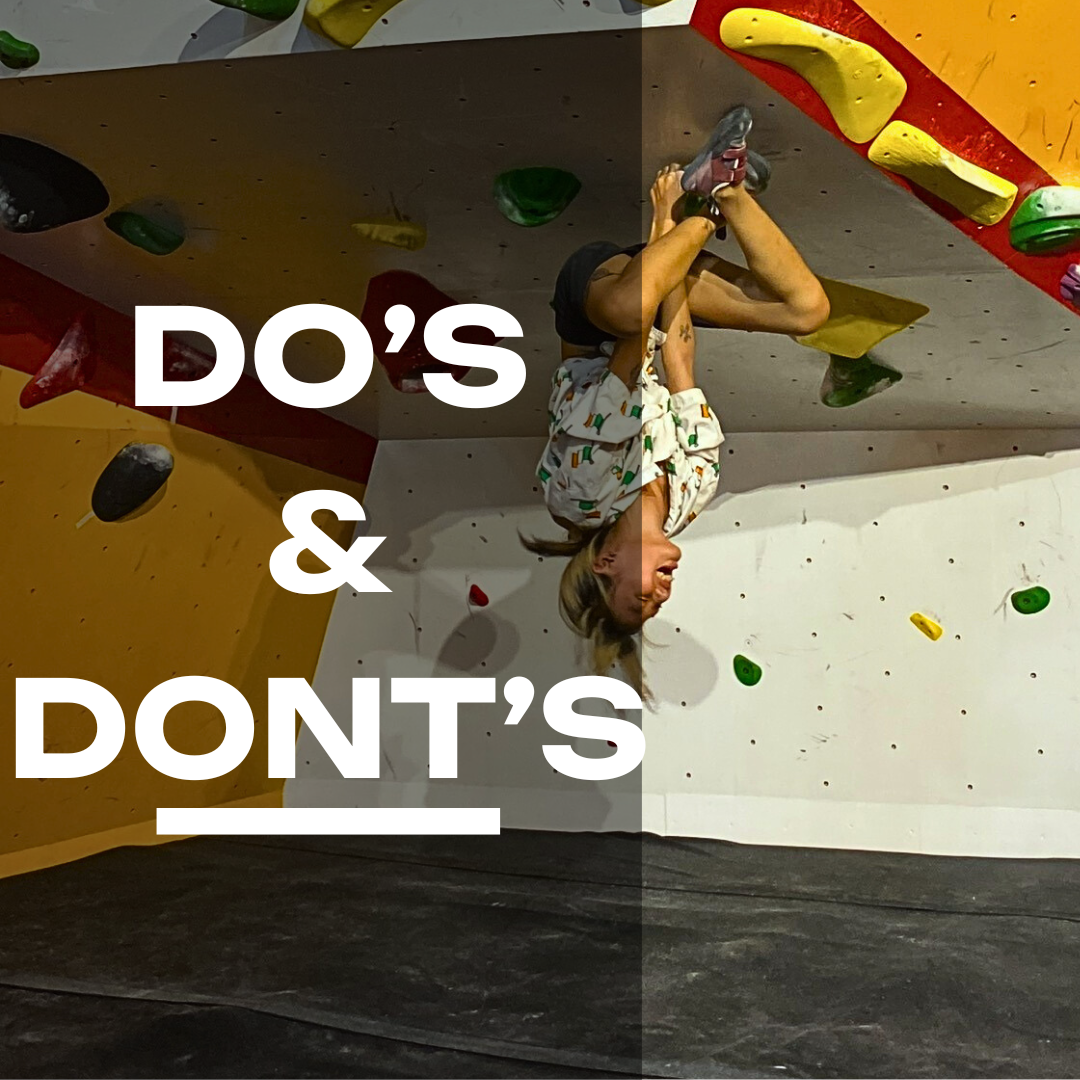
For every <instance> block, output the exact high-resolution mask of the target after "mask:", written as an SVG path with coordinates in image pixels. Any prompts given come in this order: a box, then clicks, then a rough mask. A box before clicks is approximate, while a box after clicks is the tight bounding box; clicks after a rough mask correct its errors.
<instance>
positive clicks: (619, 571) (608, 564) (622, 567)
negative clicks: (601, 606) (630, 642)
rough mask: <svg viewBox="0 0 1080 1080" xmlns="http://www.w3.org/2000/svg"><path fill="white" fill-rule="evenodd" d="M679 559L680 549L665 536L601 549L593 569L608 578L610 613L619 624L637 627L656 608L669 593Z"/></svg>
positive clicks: (658, 607)
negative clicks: (609, 582) (610, 588)
mask: <svg viewBox="0 0 1080 1080" xmlns="http://www.w3.org/2000/svg"><path fill="white" fill-rule="evenodd" d="M639 556H640V561H639V558H638V557H639ZM681 558H682V552H681V551H680V550H679V548H678V547H676V546H675V544H673V543H672V542H671V541H670V540H668V539H667V537H661V538H658V539H656V540H647V541H645V542H641V541H639V540H636V539H635V540H634V541H633V542H625V543H621V544H614V545H609V546H608V547H607V548H605V551H604V553H603V554H602V555H601V556H600V558H599V559H597V561H596V563H595V564H594V566H593V569H594V570H595V571H596V573H598V574H600V575H601V576H603V577H607V578H610V579H611V582H612V585H613V588H612V592H611V596H610V603H611V609H612V613H613V614H614V615H615V618H616V619H618V620H619V622H620V623H621V624H622V625H623V626H625V627H627V628H628V629H633V630H639V629H640V628H641V626H642V625H643V624H644V623H645V622H646V621H647V620H649V619H651V618H652V617H653V616H654V615H656V614H657V613H658V612H659V611H660V608H661V607H663V605H664V604H665V603H666V602H667V600H668V598H669V597H670V596H671V589H672V585H673V578H674V574H675V571H676V570H677V569H678V566H679V560H680V559H681Z"/></svg>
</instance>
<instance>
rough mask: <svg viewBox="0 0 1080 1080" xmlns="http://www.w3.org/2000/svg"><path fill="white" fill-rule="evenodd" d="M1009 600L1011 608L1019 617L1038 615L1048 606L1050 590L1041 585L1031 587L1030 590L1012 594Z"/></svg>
mask: <svg viewBox="0 0 1080 1080" xmlns="http://www.w3.org/2000/svg"><path fill="white" fill-rule="evenodd" d="M1011 600H1012V606H1013V607H1014V608H1016V610H1017V611H1019V612H1020V614H1021V615H1038V614H1039V612H1040V611H1045V610H1046V609H1047V608H1048V607H1049V606H1050V590H1049V589H1044V588H1043V587H1042V586H1041V585H1033V586H1032V587H1031V588H1030V589H1022V590H1021V591H1020V592H1014V593H1013V594H1012V597H1011Z"/></svg>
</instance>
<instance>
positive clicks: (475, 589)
mask: <svg viewBox="0 0 1080 1080" xmlns="http://www.w3.org/2000/svg"><path fill="white" fill-rule="evenodd" d="M469 603H470V604H475V605H476V606H477V607H487V606H488V598H487V593H486V592H484V590H483V589H481V588H480V586H479V585H470V586H469Z"/></svg>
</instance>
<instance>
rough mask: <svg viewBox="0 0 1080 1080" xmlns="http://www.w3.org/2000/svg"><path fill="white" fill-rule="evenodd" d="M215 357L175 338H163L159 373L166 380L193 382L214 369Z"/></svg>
mask: <svg viewBox="0 0 1080 1080" xmlns="http://www.w3.org/2000/svg"><path fill="white" fill-rule="evenodd" d="M216 362H217V361H216V358H215V357H213V356H207V355H206V353H204V352H200V351H199V350H198V349H194V348H192V347H191V346H190V345H188V344H186V343H185V342H183V341H177V340H176V338H166V339H165V351H164V354H163V355H162V359H161V374H162V378H163V379H164V380H165V381H166V382H194V380H195V379H201V378H202V377H203V376H204V375H209V374H210V372H211V371H213V370H214V364H215V363H216Z"/></svg>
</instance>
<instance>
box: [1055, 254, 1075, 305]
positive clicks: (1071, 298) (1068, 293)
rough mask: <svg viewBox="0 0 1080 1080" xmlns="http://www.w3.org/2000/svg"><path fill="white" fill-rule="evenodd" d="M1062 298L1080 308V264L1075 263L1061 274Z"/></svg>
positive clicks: (1060, 287)
mask: <svg viewBox="0 0 1080 1080" xmlns="http://www.w3.org/2000/svg"><path fill="white" fill-rule="evenodd" d="M1058 287H1059V289H1060V290H1061V299H1062V300H1067V301H1068V302H1069V303H1070V304H1072V305H1073V306H1074V307H1078V308H1080V264H1078V263H1073V264H1072V266H1070V267H1069V268H1068V269H1067V270H1066V271H1065V273H1064V274H1062V275H1061V284H1060V285H1059V286H1058Z"/></svg>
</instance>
